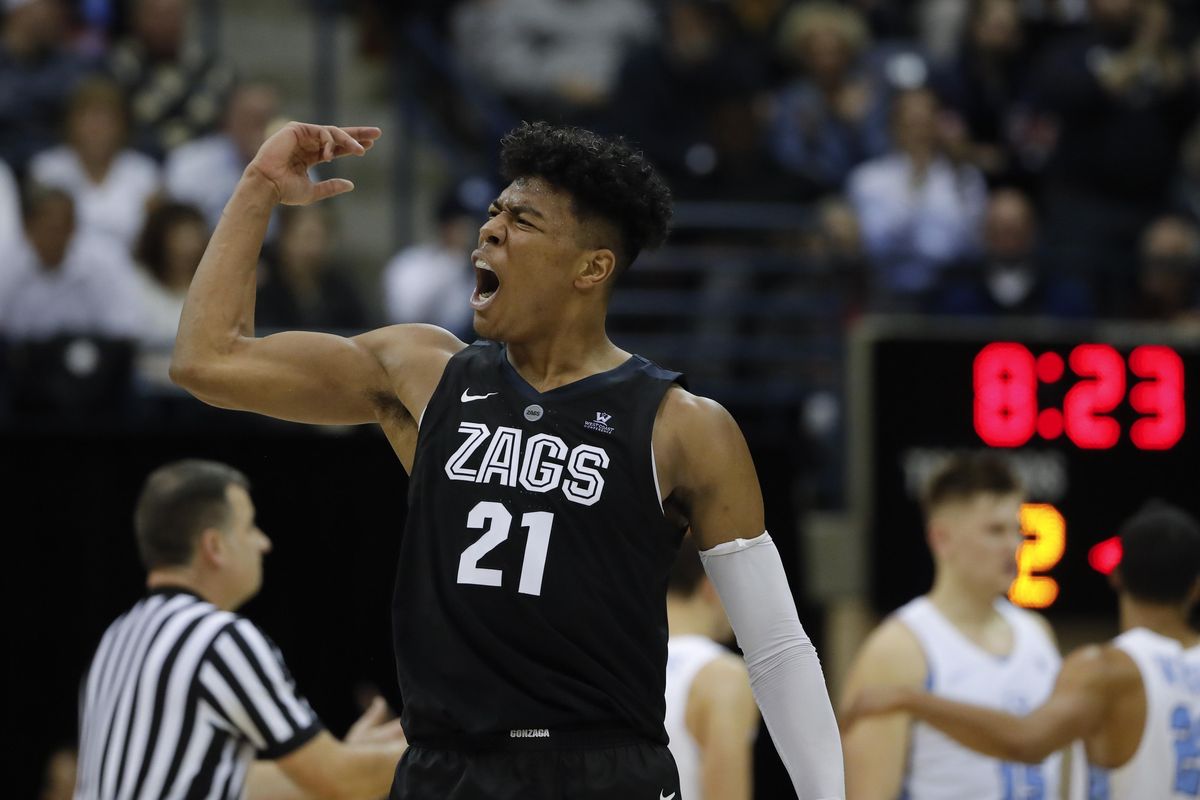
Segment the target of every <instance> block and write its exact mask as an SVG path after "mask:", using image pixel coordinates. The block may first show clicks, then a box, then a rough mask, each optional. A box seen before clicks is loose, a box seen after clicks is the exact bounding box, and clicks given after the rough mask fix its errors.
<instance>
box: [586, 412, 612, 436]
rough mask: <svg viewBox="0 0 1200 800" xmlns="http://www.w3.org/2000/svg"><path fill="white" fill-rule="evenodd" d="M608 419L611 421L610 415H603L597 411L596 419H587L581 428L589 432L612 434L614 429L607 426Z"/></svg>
mask: <svg viewBox="0 0 1200 800" xmlns="http://www.w3.org/2000/svg"><path fill="white" fill-rule="evenodd" d="M610 419H612V414H605V413H604V412H603V411H597V412H596V418H595V419H589V420H588V421H587V422H585V423H583V427H585V428H587V429H588V430H589V431H599V432H600V433H612V432H613V431H614V430H616V429H615V428H613V427H612V426H611V425H609V424H608V421H609V420H610Z"/></svg>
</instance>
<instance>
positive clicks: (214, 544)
mask: <svg viewBox="0 0 1200 800" xmlns="http://www.w3.org/2000/svg"><path fill="white" fill-rule="evenodd" d="M227 546H228V542H226V541H225V534H223V533H221V531H219V530H218V529H216V528H205V529H204V530H203V531H201V532H200V536H199V537H198V538H197V539H196V554H195V556H194V558H195V562H196V566H204V567H208V568H209V569H220V568H221V567H223V566H224V565H225V562H226V554H225V550H226V547H227Z"/></svg>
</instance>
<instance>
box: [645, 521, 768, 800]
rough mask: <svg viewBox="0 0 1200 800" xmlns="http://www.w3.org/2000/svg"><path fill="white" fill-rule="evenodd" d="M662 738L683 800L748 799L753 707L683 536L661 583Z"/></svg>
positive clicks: (696, 557)
mask: <svg viewBox="0 0 1200 800" xmlns="http://www.w3.org/2000/svg"><path fill="white" fill-rule="evenodd" d="M667 625H668V627H669V628H670V639H669V640H668V641H667V691H666V695H667V717H666V728H667V735H668V736H669V737H670V745H669V746H670V748H671V755H673V756H674V757H675V764H676V766H677V767H678V768H679V793H680V795H681V796H682V797H683V798H685V800H750V797H751V795H752V792H753V785H754V784H753V780H754V775H753V757H754V753H753V750H754V736H755V734H756V733H757V732H758V706H756V705H755V703H754V694H753V693H752V692H751V691H750V677H749V675H748V674H747V673H746V665H745V662H743V661H742V659H741V658H739V657H738V656H736V655H734V654H732V653H730V652H729V651H728V650H726V649H725V648H724V647H722V646H721V645H720V644H718V643H717V642H718V641H720V640H725V639H728V638H729V637H730V636H732V635H733V628H731V627H730V625H729V620H728V618H727V617H726V616H725V609H724V608H723V607H722V606H721V598H720V597H718V596H717V591H716V589H715V588H714V587H713V585H712V582H711V581H710V580H709V579H708V577H707V576H706V575H705V574H704V568H703V567H702V566H701V563H700V554H699V553H698V552H697V551H696V545H695V543H694V542H692V539H691V537H690V536H689V537H686V538H684V540H683V543H682V545H681V546H680V548H679V555H678V556H677V557H676V559H675V566H674V568H673V569H672V571H671V576H670V580H669V582H668V584H667Z"/></svg>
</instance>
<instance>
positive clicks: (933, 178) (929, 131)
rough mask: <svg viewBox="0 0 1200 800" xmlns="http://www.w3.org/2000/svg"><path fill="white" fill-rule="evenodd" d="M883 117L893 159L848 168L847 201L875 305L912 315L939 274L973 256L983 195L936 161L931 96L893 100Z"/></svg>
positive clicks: (935, 110) (971, 177)
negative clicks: (888, 121)
mask: <svg viewBox="0 0 1200 800" xmlns="http://www.w3.org/2000/svg"><path fill="white" fill-rule="evenodd" d="M891 113H892V132H893V133H892V135H893V140H894V142H895V146H894V149H893V151H892V152H891V153H889V154H888V155H885V156H882V157H880V158H877V159H874V160H872V161H868V162H866V163H865V164H863V165H862V166H860V167H858V168H856V169H855V170H854V172H852V173H851V175H850V179H849V182H848V187H847V188H848V192H847V193H848V197H849V200H850V204H851V205H852V206H853V207H854V210H855V212H856V213H857V214H858V219H859V223H860V224H861V225H862V232H863V241H864V243H865V245H866V249H867V254H868V257H869V258H870V259H871V262H872V263H873V265H874V268H875V271H876V277H875V281H874V282H875V284H876V285H877V287H878V297H879V299H880V302H881V305H882V306H884V307H888V306H891V307H896V308H912V307H913V306H914V305H916V304H917V303H918V301H919V300H920V296H921V295H922V294H923V293H925V292H927V291H928V290H930V289H931V288H932V287H933V285H934V283H935V281H936V280H937V277H938V275H939V273H940V272H941V270H942V269H943V268H944V267H946V266H948V265H950V264H954V263H956V262H959V261H962V260H963V259H967V258H970V257H972V256H974V254H975V253H976V252H977V250H978V244H979V229H980V223H981V221H982V219H983V215H984V210H985V206H986V203H987V187H986V186H985V184H984V180H983V176H982V174H980V172H979V170H977V169H976V168H975V167H973V166H971V165H969V164H961V163H956V162H954V161H952V160H951V159H949V158H947V157H946V155H945V154H944V152H943V149H942V141H941V137H940V134H939V130H938V114H939V107H938V102H937V98H936V97H935V96H934V95H933V93H932V92H931V91H929V90H928V89H911V90H906V91H903V92H900V93H898V94H897V95H896V97H895V100H894V101H893V104H892V112H891Z"/></svg>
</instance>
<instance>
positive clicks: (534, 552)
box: [458, 500, 554, 596]
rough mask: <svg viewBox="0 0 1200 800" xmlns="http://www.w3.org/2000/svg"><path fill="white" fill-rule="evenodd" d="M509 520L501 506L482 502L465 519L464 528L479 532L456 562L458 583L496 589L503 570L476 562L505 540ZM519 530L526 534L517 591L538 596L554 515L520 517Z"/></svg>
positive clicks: (501, 580) (510, 520)
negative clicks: (527, 534) (524, 530)
mask: <svg viewBox="0 0 1200 800" xmlns="http://www.w3.org/2000/svg"><path fill="white" fill-rule="evenodd" d="M512 521H513V517H512V514H511V513H510V512H509V510H508V509H507V508H505V507H504V505H503V504H501V503H495V502H491V501H487V500H485V501H482V502H480V503H477V504H476V505H475V507H474V508H472V509H471V513H469V514H468V515H467V527H468V528H471V529H473V530H480V529H482V530H483V535H482V536H480V537H479V538H478V539H476V540H475V542H474V544H472V545H471V546H469V547H468V548H467V549H466V550H463V552H462V555H461V556H459V558H458V582H459V583H466V584H473V585H475V586H500V585H501V583H502V582H503V580H504V574H503V570H499V569H491V568H490V567H481V566H479V561H480V559H482V558H483V557H484V556H485V555H487V554H488V553H490V552H491V551H492V550H494V549H496V548H497V547H499V546H500V545H501V544H503V543H504V542H505V541H507V540H508V532H509V530H510V529H511V528H512ZM521 527H523V528H527V529H528V530H529V536H528V538H527V539H526V540H525V559H524V561H523V562H522V564H521V581H520V585H519V586H518V587H517V591H518V592H520V593H521V594H530V595H534V596H540V595H541V593H542V573H543V571H544V570H545V568H546V553H547V551H548V550H549V549H550V529H551V528H552V527H554V515H553V514H551V513H550V512H549V511H529V512H526V513H525V514H523V515H522V516H521Z"/></svg>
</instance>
